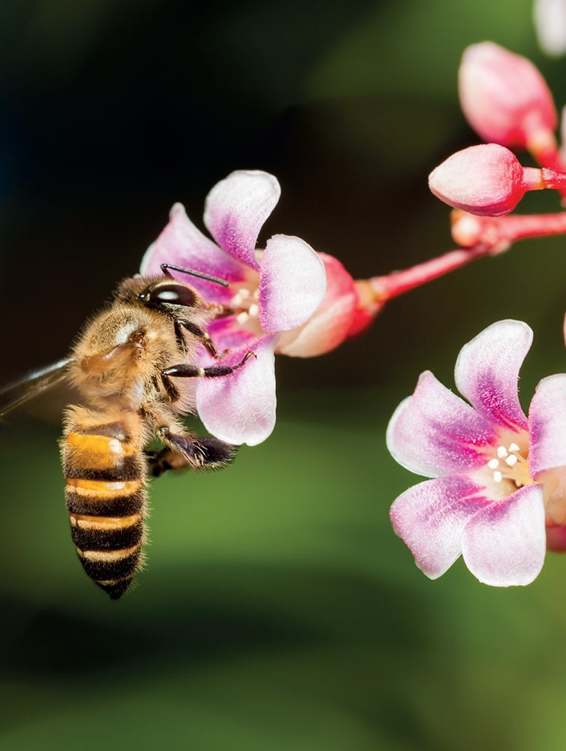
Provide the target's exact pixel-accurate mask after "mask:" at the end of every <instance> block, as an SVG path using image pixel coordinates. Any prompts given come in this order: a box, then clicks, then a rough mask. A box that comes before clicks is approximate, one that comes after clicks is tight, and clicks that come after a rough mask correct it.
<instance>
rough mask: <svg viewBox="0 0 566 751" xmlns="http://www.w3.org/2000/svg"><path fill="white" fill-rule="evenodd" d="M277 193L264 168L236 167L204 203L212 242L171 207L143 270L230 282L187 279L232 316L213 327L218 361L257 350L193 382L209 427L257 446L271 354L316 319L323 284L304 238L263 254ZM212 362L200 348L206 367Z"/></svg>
mask: <svg viewBox="0 0 566 751" xmlns="http://www.w3.org/2000/svg"><path fill="white" fill-rule="evenodd" d="M280 192H281V191H280V187H279V183H278V181H277V180H276V178H275V177H273V176H272V175H269V174H267V173H265V172H259V171H244V170H241V171H238V172H233V173H232V174H231V175H229V176H228V177H227V178H226V179H224V180H222V181H221V182H219V183H218V184H217V185H216V186H215V187H214V188H213V189H212V190H211V192H210V193H209V195H208V197H207V199H206V206H205V212H204V223H205V225H206V227H207V229H208V230H209V232H210V234H211V235H212V237H213V238H214V240H215V242H213V241H212V240H210V239H209V238H208V237H206V236H205V235H204V234H203V233H202V232H200V230H198V229H197V228H196V227H195V225H194V224H193V223H192V222H191V221H190V220H189V218H188V216H187V214H186V212H185V209H184V207H183V206H182V205H181V204H175V206H173V208H172V210H171V214H170V221H169V224H168V225H167V226H166V227H165V229H164V230H163V232H162V233H161V234H160V236H159V237H158V238H157V240H156V241H155V242H154V243H153V244H152V245H151V246H150V247H149V248H148V250H147V252H146V254H145V256H144V258H143V261H142V265H141V272H142V273H143V274H159V273H160V264H162V263H172V264H176V265H179V266H184V267H187V268H190V269H193V270H195V271H201V272H204V273H207V274H211V275H214V276H216V277H220V278H222V279H225V280H226V281H228V282H229V287H228V288H223V287H221V286H219V285H215V284H212V283H210V282H207V281H203V280H200V279H196V278H194V279H191V285H192V286H194V287H195V288H197V289H198V290H199V291H200V292H201V294H202V295H203V296H204V297H205V299H206V300H207V301H209V302H214V303H217V304H218V305H219V306H222V307H223V308H224V310H225V312H226V315H225V316H224V317H222V318H219V319H218V320H216V321H213V322H212V324H211V325H210V327H209V333H210V335H211V337H212V339H213V341H214V343H215V344H216V346H217V348H218V350H220V351H221V350H223V349H224V348H227V349H229V350H230V352H229V354H228V355H227V356H226V357H225V358H223V359H222V363H223V364H228V365H232V364H236V363H237V362H239V361H240V360H241V359H242V357H243V356H244V354H245V353H246V352H248V351H253V352H254V353H255V354H256V357H255V358H251V359H250V360H248V362H247V363H246V364H245V366H244V367H242V368H240V369H239V370H238V371H236V372H235V373H233V374H232V375H229V376H226V377H223V378H215V379H204V378H203V379H200V380H199V383H198V385H197V389H196V407H197V411H198V414H199V416H200V418H201V420H202V421H203V423H204V425H205V427H206V428H207V429H208V430H209V431H210V432H211V433H212V434H213V435H215V436H217V437H218V438H220V439H222V440H224V441H227V442H229V443H233V444H240V443H247V444H248V445H250V446H253V445H256V444H258V443H261V442H262V441H264V440H265V439H266V438H267V437H268V436H269V434H270V433H271V431H272V430H273V427H274V425H275V409H276V395H275V373H274V352H275V350H276V348H277V346H278V343H279V341H280V338H281V336H282V335H283V334H284V335H285V336H286V337H287V339H286V342H287V343H286V346H287V347H289V346H291V342H292V340H293V336H292V332H299V331H300V330H301V328H302V327H303V325H304V324H305V323H306V322H307V321H308V320H309V319H310V318H311V316H312V315H313V313H314V312H315V311H316V310H317V308H318V307H319V305H320V304H321V302H322V300H323V298H324V294H325V290H326V273H325V266H324V263H323V261H322V260H321V258H320V257H319V256H318V254H317V253H316V252H315V251H314V250H313V249H312V248H311V247H310V245H308V244H307V243H306V242H304V240H301V239H300V238H298V237H293V236H289V235H274V236H273V237H271V238H270V239H269V240H268V241H267V243H266V247H265V249H264V250H259V249H257V248H256V244H257V239H258V235H259V232H260V230H261V228H262V225H263V224H264V222H265V221H266V219H267V218H268V217H269V215H270V214H271V212H272V210H273V209H274V207H275V205H276V204H277V201H278V200H279V196H280ZM173 273H174V274H175V272H173ZM178 277H179V278H180V279H183V280H184V281H186V276H183V275H178ZM206 359H207V358H206V355H204V353H203V363H204V362H206Z"/></svg>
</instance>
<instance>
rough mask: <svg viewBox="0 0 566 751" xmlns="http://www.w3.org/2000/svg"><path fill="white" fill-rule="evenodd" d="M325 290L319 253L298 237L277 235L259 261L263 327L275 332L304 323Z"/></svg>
mask: <svg viewBox="0 0 566 751" xmlns="http://www.w3.org/2000/svg"><path fill="white" fill-rule="evenodd" d="M325 291H326V271H325V270H324V264H323V262H322V260H321V259H320V258H319V257H318V254H317V253H316V252H315V251H314V250H313V249H312V248H311V246H310V245H308V244H307V243H306V242H304V240H301V239H300V238H299V237H290V236H288V235H274V236H273V237H272V238H271V239H270V240H268V241H267V245H266V248H265V251H264V252H263V254H262V256H261V261H260V281H259V311H260V322H261V326H262V328H263V330H264V331H266V332H268V333H269V334H275V333H277V332H279V331H290V330H291V329H294V328H296V327H297V326H301V325H302V324H303V323H305V321H307V320H308V319H309V318H310V317H311V315H312V314H313V313H314V311H315V310H316V309H317V308H318V306H319V305H320V303H321V302H322V300H323V298H324V293H325Z"/></svg>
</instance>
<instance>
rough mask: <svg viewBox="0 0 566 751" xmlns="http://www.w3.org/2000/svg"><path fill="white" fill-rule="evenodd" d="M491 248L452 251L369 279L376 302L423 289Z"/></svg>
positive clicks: (483, 254) (481, 247)
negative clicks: (416, 289)
mask: <svg viewBox="0 0 566 751" xmlns="http://www.w3.org/2000/svg"><path fill="white" fill-rule="evenodd" d="M489 250H490V249H489V247H488V246H485V245H478V246H476V247H474V248H468V249H466V250H462V249H460V248H458V249H457V250H451V251H449V252H448V253H444V254H443V255H441V256H438V257H437V258H432V259H431V260H430V261H423V263H417V264H416V265H415V266H411V268H409V269H405V270H404V271H392V272H391V273H390V274H386V275H385V276H374V277H372V278H371V279H368V283H369V285H370V286H371V288H372V291H373V293H374V295H375V299H376V301H379V302H383V301H385V300H390V299H392V298H393V297H399V295H404V294H405V292H410V290H412V289H415V288H416V287H422V286H423V285H424V284H428V282H432V281H433V280H434V279H438V278H439V277H441V276H444V275H445V274H449V273H450V272H451V271H456V269H459V268H461V267H462V266H466V265H467V264H468V263H471V262H472V261H475V260H477V259H478V258H482V257H483V256H485V255H488V254H489Z"/></svg>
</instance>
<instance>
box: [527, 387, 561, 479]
mask: <svg viewBox="0 0 566 751" xmlns="http://www.w3.org/2000/svg"><path fill="white" fill-rule="evenodd" d="M529 432H530V434H531V445H530V449H529V466H530V468H531V472H532V474H533V476H534V477H536V476H537V474H538V473H539V472H544V471H545V470H548V469H554V468H555V467H563V466H566V374H564V373H560V374H558V375H552V376H548V378H543V379H542V381H541V382H540V383H539V385H538V386H537V389H536V391H535V395H534V396H533V398H532V401H531V406H530V408H529Z"/></svg>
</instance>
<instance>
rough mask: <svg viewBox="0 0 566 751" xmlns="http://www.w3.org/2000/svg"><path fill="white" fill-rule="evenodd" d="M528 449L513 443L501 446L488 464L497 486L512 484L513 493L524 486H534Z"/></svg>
mask: <svg viewBox="0 0 566 751" xmlns="http://www.w3.org/2000/svg"><path fill="white" fill-rule="evenodd" d="M528 456H529V452H528V449H523V450H521V447H520V446H519V445H518V444H517V443H515V442H514V441H512V442H511V443H509V444H507V445H505V444H503V443H502V444H500V445H499V446H498V447H497V448H496V450H495V456H493V457H492V458H491V459H490V460H489V461H488V462H487V467H488V469H489V470H490V471H491V473H492V474H491V476H492V480H493V482H494V483H496V484H500V483H503V482H509V483H512V485H513V486H514V487H513V488H512V489H511V492H515V490H517V488H522V487H523V486H524V485H532V483H533V482H534V480H533V478H532V477H531V473H530V470H529V461H528Z"/></svg>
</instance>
